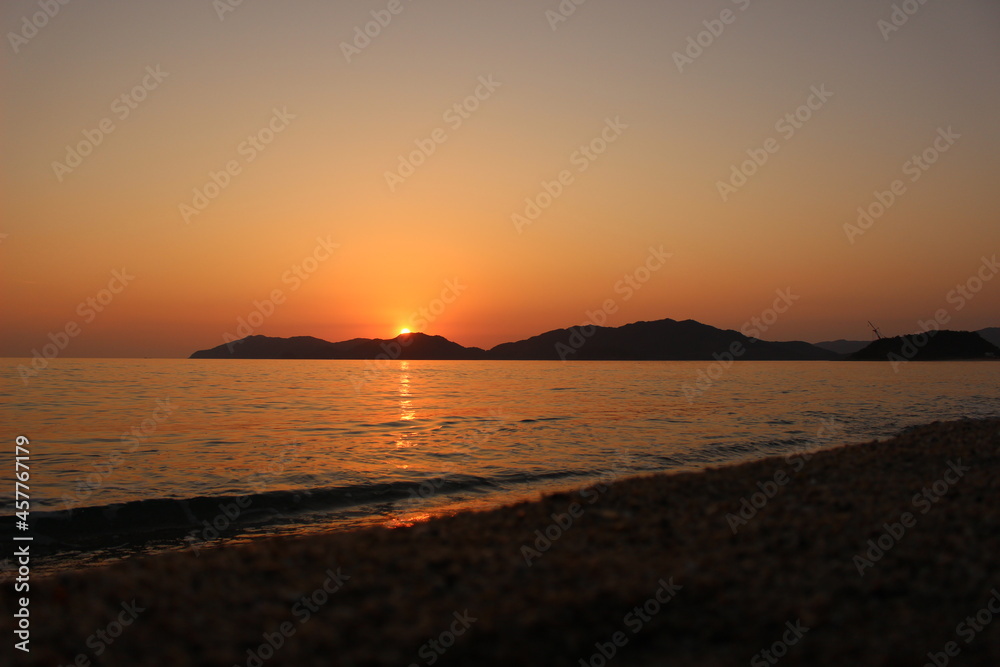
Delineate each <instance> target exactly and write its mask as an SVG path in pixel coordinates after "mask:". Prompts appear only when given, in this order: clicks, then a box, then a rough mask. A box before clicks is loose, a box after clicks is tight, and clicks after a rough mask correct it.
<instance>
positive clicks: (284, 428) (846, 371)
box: [0, 359, 1000, 577]
mask: <svg viewBox="0 0 1000 667" xmlns="http://www.w3.org/2000/svg"><path fill="white" fill-rule="evenodd" d="M26 363H27V362H26V360H22V359H4V360H0V369H2V371H3V372H2V373H0V397H2V401H0V414H2V424H3V430H4V439H5V441H6V443H7V445H6V447H5V449H6V451H7V455H6V456H5V459H4V461H3V466H4V468H5V469H6V470H7V473H6V474H5V475H4V476H3V477H4V480H5V482H4V484H3V487H2V488H0V505H2V509H0V514H2V516H0V539H4V540H6V541H8V542H9V541H10V539H11V538H12V537H14V536H20V537H26V536H30V537H31V541H30V542H31V545H32V547H31V548H32V554H33V560H32V572H33V574H44V573H52V572H58V571H60V570H65V569H79V568H84V567H89V566H94V565H101V564H105V563H108V562H111V561H116V560H120V559H127V558H134V557H136V556H139V555H143V554H151V553H158V552H163V551H180V550H188V551H191V552H193V553H196V554H197V553H200V552H201V551H202V550H204V549H211V548H215V547H217V546H219V545H222V544H227V543H238V542H246V541H252V540H258V539H261V538H264V537H267V536H272V535H305V534H314V533H321V532H329V531H344V530H351V529H356V528H360V527H368V526H382V527H384V528H386V529H396V528H400V527H404V526H411V525H413V524H415V523H417V522H421V521H426V520H427V519H429V518H431V517H435V516H441V515H446V514H450V513H454V512H459V511H468V510H483V509H490V508H494V507H498V506H501V505H505V504H510V503H514V502H518V501H521V500H525V499H532V498H537V497H538V496H539V495H540V494H545V493H550V492H556V491H561V490H568V489H574V488H582V487H586V486H590V485H594V484H601V483H608V482H609V481H613V480H616V479H623V478H627V477H631V476H636V475H647V474H651V473H659V472H670V471H693V470H701V469H704V468H707V467H713V466H722V465H728V464H733V463H736V462H740V461H746V460H751V459H759V458H762V457H768V456H780V455H788V454H791V453H795V452H803V451H807V450H815V449H821V448H827V447H834V446H837V445H841V444H845V443H851V442H863V441H869V440H872V439H883V438H887V437H890V436H892V435H895V434H897V433H899V432H901V431H904V430H906V429H908V428H911V427H913V426H916V425H920V424H925V423H929V422H932V421H936V420H953V419H977V418H985V417H1000V401H998V398H1000V363H996V362H932V363H927V362H924V363H917V362H910V363H898V364H895V365H893V364H890V363H862V362H825V361H824V362H792V361H782V362H749V361H745V362H737V363H733V364H730V365H728V366H727V365H725V364H724V363H723V362H696V361H685V362H678V361H665V362H664V361H650V362H612V361H609V362H567V363H562V362H542V361H524V362H516V361H515V362H508V361H503V362H501V361H489V362H475V361H398V360H396V361H340V360H337V361H285V360H281V361H278V360H273V361H245V360H236V361H234V360H189V359H54V360H51V361H50V362H49V365H48V367H47V368H45V369H42V370H40V371H38V373H37V375H35V376H34V377H28V378H23V377H22V374H19V372H18V365H20V364H26ZM19 436H20V437H21V440H20V442H21V443H22V445H23V447H22V449H21V450H17V448H16V445H17V442H18V438H19ZM16 456H22V457H23V458H22V459H19V460H18V459H16V458H15V457H16ZM24 472H27V473H28V474H27V475H21V473H24ZM15 474H18V475H21V477H20V480H22V484H23V485H24V486H22V487H20V488H15V482H16V481H18V479H16V478H15ZM18 491H19V492H20V495H18ZM15 496H17V497H15ZM23 500H28V503H27V505H25V504H24V503H22V504H20V505H18V504H16V502H17V501H23ZM26 506H27V510H25V507H26ZM22 511H27V515H19V512H22ZM22 519H27V520H26V521H25V522H24V523H23V524H22V523H20V522H21V520H22ZM13 568H14V564H13V562H12V561H11V560H10V559H9V558H8V559H7V560H2V557H0V569H2V571H3V573H4V574H3V576H4V577H9V576H12V572H13Z"/></svg>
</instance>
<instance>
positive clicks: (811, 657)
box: [3, 420, 1000, 666]
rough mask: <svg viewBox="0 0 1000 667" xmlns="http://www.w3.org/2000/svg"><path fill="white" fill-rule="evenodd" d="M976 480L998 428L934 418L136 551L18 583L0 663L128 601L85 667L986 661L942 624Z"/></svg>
mask: <svg viewBox="0 0 1000 667" xmlns="http://www.w3.org/2000/svg"><path fill="white" fill-rule="evenodd" d="M998 479H1000V420H964V421H958V422H943V423H942V422H935V423H933V424H930V425H926V426H920V427H914V428H911V429H909V430H907V431H905V432H903V433H901V434H899V435H897V436H895V437H893V438H890V439H888V440H877V441H870V442H867V443H861V444H851V445H843V446H839V447H836V448H825V449H819V450H810V451H809V452H796V453H792V454H789V455H787V456H784V457H770V458H765V459H759V460H754V461H750V462H744V463H738V464H732V465H727V466H723V467H715V468H709V469H707V470H703V471H699V472H674V473H660V474H651V475H645V476H641V477H633V478H627V479H619V480H616V481H614V482H611V483H610V484H608V485H603V484H599V485H593V486H590V487H586V488H583V489H579V490H577V491H574V492H568V493H557V494H554V495H549V496H545V497H542V498H540V499H538V500H535V501H531V502H520V503H517V504H514V505H509V506H505V507H501V508H498V509H493V510H485V511H471V512H462V513H459V514H455V515H453V516H446V517H441V518H435V519H431V520H429V521H427V522H423V523H417V524H415V525H413V526H411V527H407V528H397V529H391V530H389V529H384V528H368V529H360V530H355V531H349V532H334V533H329V534H320V535H313V536H307V537H271V538H263V539H260V540H256V541H254V542H252V543H249V544H242V545H229V546H220V547H217V548H213V549H212V550H204V551H203V552H201V553H200V554H197V555H194V554H190V553H163V554H158V555H154V556H148V557H140V558H136V559H134V560H128V561H123V562H119V563H115V564H111V565H108V566H106V567H95V568H88V569H85V570H82V571H79V572H61V573H58V574H53V575H49V576H45V577H35V578H33V579H32V581H31V590H30V596H31V627H32V632H31V649H32V650H31V653H30V654H21V653H19V654H18V661H17V663H18V664H49V665H51V664H60V665H63V664H71V663H72V662H73V661H74V660H75V659H76V658H77V656H78V655H84V656H85V657H87V658H89V659H90V660H92V661H93V660H94V659H95V651H94V646H93V644H94V643H95V642H96V643H97V644H98V645H100V644H101V642H102V641H103V640H100V639H97V640H93V641H90V643H88V641H89V640H92V638H93V637H94V636H95V632H97V631H98V630H101V629H102V628H105V627H106V626H107V627H109V628H110V627H111V626H112V624H114V623H115V619H119V618H123V617H127V616H128V614H126V611H125V608H126V607H127V606H128V605H129V604H132V601H133V600H135V604H134V606H133V607H132V610H133V612H134V613H135V618H132V619H126V620H130V622H129V623H128V624H127V627H125V626H124V621H122V623H123V625H122V626H119V627H117V628H116V629H117V630H118V631H119V632H120V636H116V638H114V640H113V642H111V643H107V644H106V645H104V649H105V650H104V651H102V653H103V654H102V655H101V657H100V658H99V660H100V661H101V664H106V665H144V664H150V665H153V664H179V665H183V664H194V663H195V662H197V663H198V664H218V665H227V666H231V665H237V664H239V665H255V664H256V662H254V657H255V656H256V659H258V660H260V661H261V664H263V665H284V664H288V665H313V664H315V665H320V664H323V665H326V664H331V662H330V659H331V656H339V661H340V662H339V664H359V665H360V664H372V665H375V664H403V665H408V664H418V665H419V664H430V661H431V660H432V659H433V662H434V663H435V664H440V665H447V664H508V663H513V664H539V665H579V664H580V660H583V661H584V664H599V663H600V660H598V659H596V658H601V659H604V660H606V661H608V662H611V661H618V664H622V665H646V664H649V665H653V664H671V665H731V664H747V663H750V662H752V660H753V659H754V658H755V656H756V657H760V658H761V659H762V660H764V661H765V662H763V663H760V664H771V663H769V662H767V660H766V658H765V657H763V656H762V654H761V652H762V651H772V649H773V650H774V652H773V653H770V654H769V655H771V656H772V657H775V656H776V655H777V653H778V652H781V653H782V656H783V657H782V658H781V661H782V663H785V664H810V665H817V664H831V665H833V664H865V665H868V664H897V663H898V664H914V665H922V664H924V663H925V662H927V660H928V659H929V658H928V656H927V654H928V652H930V653H935V652H940V651H944V650H946V647H948V646H949V642H955V646H954V648H955V649H957V650H959V651H960V652H959V654H958V655H961V658H960V664H963V665H972V664H1000V623H996V624H995V625H987V626H985V627H983V629H982V631H980V632H977V633H975V634H974V635H973V637H972V640H971V641H968V642H966V641H965V636H964V635H960V634H958V632H957V626H958V625H959V624H960V623H962V622H963V621H964V619H966V617H968V616H970V615H972V616H975V615H976V613H977V612H978V611H979V610H980V609H981V608H984V607H985V605H986V604H987V602H988V601H989V600H991V599H992V598H991V596H992V595H993V593H992V591H993V589H995V588H998V587H1000V572H998V571H997V567H996V554H997V553H1000V503H998V500H1000V483H998V481H997V480H998ZM923 489H927V490H928V491H929V494H930V495H927V494H924V495H923V496H922V495H921V494H922V493H923V491H922V490H923ZM907 515H909V516H907ZM869 540H871V542H869ZM885 547H887V548H885ZM998 601H1000V598H998ZM3 606H4V607H5V612H6V613H7V615H6V618H8V619H10V618H11V617H12V615H13V613H14V612H15V608H14V600H13V595H11V596H7V597H5V598H4V600H3ZM138 609H141V610H142V611H136V610H138ZM998 609H1000V607H998ZM472 619H474V620H472ZM998 620H1000V619H998ZM8 622H10V621H8ZM803 628H808V630H803ZM793 630H794V631H793ZM286 631H287V632H286ZM275 633H277V634H275ZM109 638H110V636H109ZM786 640H788V641H786ZM792 640H794V641H792ZM279 643H280V647H279V648H277V649H274V648H273V647H274V645H275V644H279ZM444 644H447V648H444ZM782 644H784V645H783V646H782ZM442 648H443V649H444V650H443V651H440V649H442ZM248 651H250V653H248ZM268 653H270V654H272V655H271V657H267V658H265V657H264V656H265V655H267V654H268ZM609 654H611V655H612V657H611V658H610V660H609V659H608V658H607V656H608V655H609ZM595 656H596V658H595V659H593V660H591V659H592V658H594V657H595ZM334 664H337V663H336V661H335V662H334Z"/></svg>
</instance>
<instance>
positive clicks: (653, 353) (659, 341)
mask: <svg viewBox="0 0 1000 667" xmlns="http://www.w3.org/2000/svg"><path fill="white" fill-rule="evenodd" d="M997 343H1000V329H996V328H994V329H984V330H982V331H980V332H970V331H940V332H930V333H928V334H910V335H907V336H898V337H893V338H879V339H877V340H875V341H869V342H864V341H847V340H839V341H830V342H827V343H817V344H813V343H807V342H805V341H784V342H779V341H765V340H761V339H758V338H752V337H749V336H747V335H745V334H743V333H741V332H739V331H734V330H731V329H718V328H716V327H713V326H710V325H707V324H702V323H701V322H696V321H694V320H684V321H677V320H671V319H663V320H657V321H653V322H634V323H632V324H626V325H623V326H620V327H599V326H574V327H569V328H566V329H556V330H553V331H548V332H546V333H543V334H539V335H537V336H533V337H531V338H527V339H524V340H520V341H515V342H510V343H501V344H500V345H497V346H495V347H493V348H491V349H489V350H484V349H482V348H478V347H465V346H463V345H460V344H459V343H456V342H454V341H450V340H448V339H447V338H444V337H442V336H432V335H428V334H425V333H420V332H415V333H403V334H400V335H398V336H396V337H395V338H390V339H382V338H355V339H351V340H347V341H340V342H330V341H326V340H323V339H320V338H315V337H312V336H296V337H292V338H277V337H270V336H262V335H250V336H246V337H244V338H241V339H238V340H231V341H227V342H225V343H223V344H222V345H218V346H216V347H213V348H210V349H205V350H199V351H197V352H194V353H193V354H191V356H190V357H189V358H190V359H300V360H304V359H357V360H383V361H385V360H441V361H452V360H470V361H721V362H725V363H728V362H732V361H841V360H854V361H929V360H966V359H968V360H972V359H998V358H1000V347H997Z"/></svg>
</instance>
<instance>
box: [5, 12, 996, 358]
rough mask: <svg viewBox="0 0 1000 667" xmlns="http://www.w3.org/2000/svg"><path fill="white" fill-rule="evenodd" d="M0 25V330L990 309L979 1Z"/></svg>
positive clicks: (189, 329)
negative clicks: (0, 99)
mask: <svg viewBox="0 0 1000 667" xmlns="http://www.w3.org/2000/svg"><path fill="white" fill-rule="evenodd" d="M46 12H47V13H46ZM0 28H2V30H3V32H4V34H5V39H4V42H5V43H4V44H3V45H2V47H0V52H2V56H0V82H2V86H3V91H4V95H3V102H2V104H3V106H2V116H0V118H2V135H0V142H2V143H0V155H2V171H0V212H2V216H0V234H2V236H0V256H2V260H0V267H2V268H0V271H2V274H0V275H2V281H3V289H2V290H0V310H2V317H3V327H2V337H0V356H11V357H30V356H32V354H33V353H34V352H35V351H41V350H42V349H43V348H44V346H46V345H55V346H58V348H59V354H60V355H61V356H65V357H86V356H98V357H115V356H125V357H128V356H138V357H143V356H148V357H183V356H187V355H188V354H190V353H191V352H193V351H194V350H197V349H205V348H209V347H214V346H216V345H219V344H220V343H222V342H224V341H225V340H226V337H227V336H230V337H241V336H242V335H247V334H264V335H270V336H296V335H312V336H317V337H320V338H324V339H327V340H344V339H349V338H354V337H382V338H389V337H392V336H395V335H396V334H397V333H398V332H399V331H400V330H401V329H402V328H411V329H414V330H421V331H424V332H426V333H431V334H439V335H443V336H445V337H447V338H449V339H452V340H455V341H457V342H459V343H462V344H464V345H475V346H480V347H487V348H488V347H492V346H493V345H496V344H499V343H501V342H505V341H510V340H517V339H522V338H526V337H529V336H531V335H535V334H538V333H541V332H544V331H548V330H551V329H556V328H562V327H567V326H572V325H575V324H583V323H588V322H591V321H599V322H603V323H605V324H606V325H608V326H619V325H623V324H627V323H629V322H634V321H639V320H657V319H662V318H672V319H677V320H684V319H689V318H690V319H695V320H698V321H701V322H704V323H706V324H710V325H713V326H717V327H720V328H727V329H740V328H741V327H743V326H744V325H745V324H747V323H748V322H752V321H753V318H758V320H759V321H761V322H769V324H767V325H766V328H765V330H762V331H761V337H762V338H765V339H769V340H809V341H813V342H816V341H821V340H830V339H837V338H848V339H856V340H866V339H868V338H870V336H871V333H870V331H869V328H868V324H867V321H868V320H872V321H873V322H874V323H875V324H876V325H877V326H879V327H880V329H881V330H882V332H883V333H884V334H887V335H891V334H903V333H910V332H914V331H918V330H921V329H924V328H928V327H929V326H931V324H932V323H934V322H936V323H938V324H939V325H941V326H943V328H951V329H971V330H975V329H980V328H984V327H988V326H1000V279H997V280H994V277H995V276H996V274H997V272H998V271H1000V267H998V266H997V265H996V263H995V261H994V259H993V258H995V256H996V254H997V253H998V251H1000V225H998V221H1000V202H998V198H997V196H996V174H997V173H998V171H1000V125H998V123H997V119H998V118H1000V39H998V37H1000V5H998V4H997V3H995V2H990V1H987V0H953V1H951V2H937V1H935V0H929V1H928V2H925V3H923V4H920V3H919V2H917V1H916V0H907V1H906V2H899V1H898V0H897V1H896V2H889V1H888V0H836V1H834V0H828V1H823V2H808V3H805V2H795V1H793V0H771V1H769V2H764V1H763V0H712V1H709V2H706V1H704V0H699V1H695V0H679V1H676V2H654V1H653V0H615V1H614V2H612V1H611V0H587V1H586V2H583V3H582V4H579V5H576V4H574V3H573V2H571V1H570V0H564V1H563V2H559V1H558V0H542V1H527V0H504V1H502V2H501V1H499V0H497V1H494V2H486V1H482V0H371V1H363V2H362V1H357V2H320V1H318V0H311V1H307V0H290V1H288V2H282V3H271V2H263V0H243V1H242V2H237V1H236V0H216V1H215V2H212V1H211V0H177V1H174V2H169V3H167V2H154V1H153V0H145V1H143V0H136V1H134V2H128V3H121V2H110V1H108V0H92V1H90V2H72V1H70V2H66V4H60V2H58V1H57V0H41V1H39V0H34V1H29V0H6V1H5V2H4V3H3V4H2V5H0ZM779 311H781V312H779ZM761 318H763V319H761ZM51 349H52V348H50V350H51Z"/></svg>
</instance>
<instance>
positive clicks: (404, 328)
mask: <svg viewBox="0 0 1000 667" xmlns="http://www.w3.org/2000/svg"><path fill="white" fill-rule="evenodd" d="M408 333H411V332H410V330H409V329H407V328H406V327H403V328H402V329H400V330H399V335H400V336H402V335H403V334H408Z"/></svg>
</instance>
